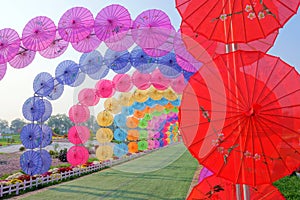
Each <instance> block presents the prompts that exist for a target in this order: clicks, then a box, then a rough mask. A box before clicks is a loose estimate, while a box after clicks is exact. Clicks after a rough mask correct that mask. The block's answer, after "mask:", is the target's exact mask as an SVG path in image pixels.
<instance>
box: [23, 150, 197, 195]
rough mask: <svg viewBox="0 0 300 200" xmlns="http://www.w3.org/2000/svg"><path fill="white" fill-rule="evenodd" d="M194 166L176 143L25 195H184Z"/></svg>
mask: <svg viewBox="0 0 300 200" xmlns="http://www.w3.org/2000/svg"><path fill="white" fill-rule="evenodd" d="M142 168H146V169H143V170H140V169H142ZM196 168H197V161H196V160H195V159H194V158H193V157H192V156H191V155H190V154H189V152H187V151H185V147H184V146H183V144H179V145H176V146H173V147H168V148H166V149H163V150H160V151H158V152H153V153H151V154H149V155H146V156H143V157H141V158H138V159H136V160H133V161H130V162H128V163H124V164H122V165H119V166H116V167H113V168H110V169H107V170H104V171H101V172H98V173H95V174H92V175H88V176H85V177H82V178H80V179H77V180H74V181H71V182H67V183H63V184H60V185H58V186H55V187H54V188H50V189H48V190H46V191H43V192H39V193H37V194H34V195H30V196H28V197H26V198H25V199H30V200H32V199H51V200H53V199H57V198H59V199H72V200H75V199H84V200H88V199H93V200H94V199H140V200H142V199H155V200H156V199H161V200H164V199H165V200H167V199H185V197H186V194H187V192H188V190H189V187H190V184H191V181H192V178H193V175H194V173H195V170H196ZM145 171H147V172H145Z"/></svg>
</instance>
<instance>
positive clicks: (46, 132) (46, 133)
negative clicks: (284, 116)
mask: <svg viewBox="0 0 300 200" xmlns="http://www.w3.org/2000/svg"><path fill="white" fill-rule="evenodd" d="M41 129H42V136H41V138H42V142H41V147H42V148H44V147H46V146H48V145H50V144H51V142H52V133H53V132H52V129H51V128H50V127H49V126H47V125H45V124H43V125H41Z"/></svg>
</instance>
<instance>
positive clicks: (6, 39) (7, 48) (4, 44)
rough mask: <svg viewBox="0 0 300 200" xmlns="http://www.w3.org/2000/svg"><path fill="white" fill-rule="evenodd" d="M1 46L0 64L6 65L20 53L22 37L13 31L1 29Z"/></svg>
mask: <svg viewBox="0 0 300 200" xmlns="http://www.w3.org/2000/svg"><path fill="white" fill-rule="evenodd" d="M0 44H1V45H0V64H4V63H6V62H8V61H10V60H11V59H13V58H14V57H15V56H16V55H17V53H18V52H19V48H20V37H19V35H18V33H17V32H16V31H15V30H13V29H10V28H5V29H1V30H0Z"/></svg>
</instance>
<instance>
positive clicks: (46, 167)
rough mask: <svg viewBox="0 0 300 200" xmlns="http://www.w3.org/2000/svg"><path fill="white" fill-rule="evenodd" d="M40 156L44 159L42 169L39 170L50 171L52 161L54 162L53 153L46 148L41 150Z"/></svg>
mask: <svg viewBox="0 0 300 200" xmlns="http://www.w3.org/2000/svg"><path fill="white" fill-rule="evenodd" d="M39 153H40V156H41V159H42V168H41V171H40V172H39V174H44V173H46V172H48V170H49V169H50V166H51V163H52V158H51V155H50V153H49V152H48V151H46V150H45V149H42V150H41V151H40V152H39Z"/></svg>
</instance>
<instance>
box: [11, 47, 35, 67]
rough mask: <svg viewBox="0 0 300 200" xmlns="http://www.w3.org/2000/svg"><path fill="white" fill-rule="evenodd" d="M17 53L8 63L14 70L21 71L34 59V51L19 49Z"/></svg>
mask: <svg viewBox="0 0 300 200" xmlns="http://www.w3.org/2000/svg"><path fill="white" fill-rule="evenodd" d="M19 48H20V49H19V53H18V54H17V55H16V56H15V57H14V58H13V59H12V60H10V61H9V64H10V66H12V67H13V68H16V69H21V68H24V67H26V66H28V65H29V64H30V63H31V62H32V61H33V59H34V57H35V53H36V52H35V51H32V50H29V49H25V48H24V47H22V46H20V47H19Z"/></svg>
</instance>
